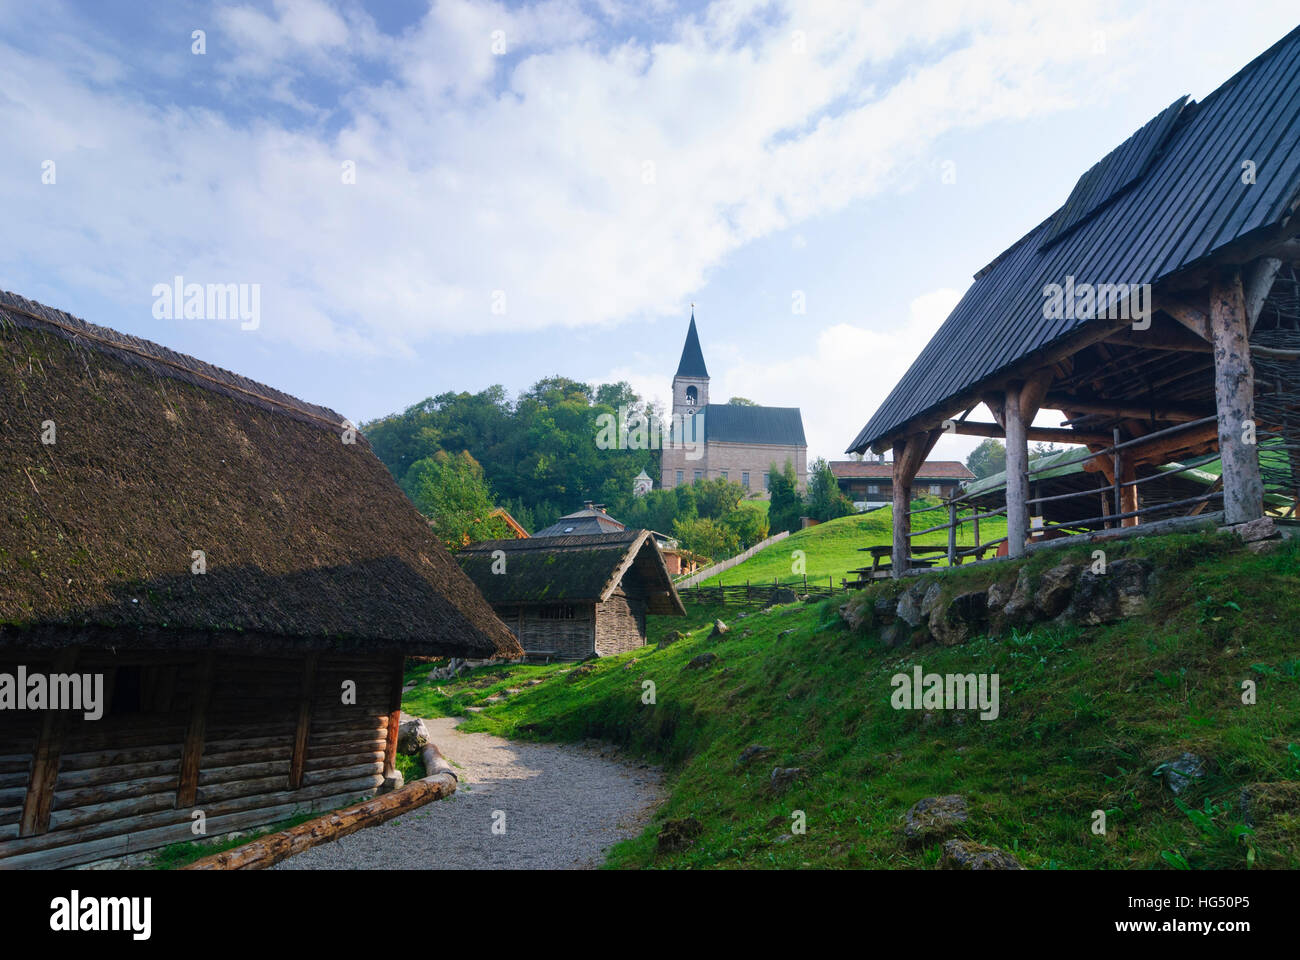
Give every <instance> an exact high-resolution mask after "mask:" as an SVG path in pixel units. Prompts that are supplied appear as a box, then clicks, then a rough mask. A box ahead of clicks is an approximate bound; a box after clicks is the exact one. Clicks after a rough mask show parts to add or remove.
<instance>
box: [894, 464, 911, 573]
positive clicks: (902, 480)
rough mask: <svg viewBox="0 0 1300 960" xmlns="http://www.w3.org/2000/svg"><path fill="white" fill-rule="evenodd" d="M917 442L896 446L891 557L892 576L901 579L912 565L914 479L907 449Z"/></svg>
mask: <svg viewBox="0 0 1300 960" xmlns="http://www.w3.org/2000/svg"><path fill="white" fill-rule="evenodd" d="M915 442H916V441H915V440H911V439H909V440H907V441H906V443H902V444H895V445H894V477H893V487H894V531H893V545H894V549H893V555H892V557H891V568H890V575H891V576H893V577H896V578H897V577H901V576H902V575H903V574H904V573H905V572H906V571H907V568H908V567H909V566H911V563H912V550H911V543H912V541H911V533H912V518H911V517H910V516H908V510H910V509H911V504H912V477H913V474H912V473H909V472H908V470H907V447H908V446H910V445H911V444H912V443H915Z"/></svg>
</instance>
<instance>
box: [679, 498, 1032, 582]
mask: <svg viewBox="0 0 1300 960" xmlns="http://www.w3.org/2000/svg"><path fill="white" fill-rule="evenodd" d="M924 502H928V501H921V502H920V503H924ZM918 505H919V504H918ZM947 522H948V513H947V510H946V508H943V507H936V508H935V509H933V510H927V511H925V512H924V513H918V514H915V515H913V517H912V529H913V530H925V529H927V528H929V527H933V526H937V525H939V524H941V523H947ZM893 523H894V510H893V508H892V507H885V508H883V509H881V510H873V511H872V512H871V513H858V514H854V515H852V516H848V517H840V518H839V519H838V520H830V521H828V522H826V523H820V524H818V525H817V526H815V527H809V528H808V529H806V530H796V531H795V532H794V533H792V534H790V536H789V537H787V538H786V539H784V540H782V541H781V542H780V543H775V544H773V545H772V546H770V547H768V548H767V549H766V550H761V551H759V552H758V553H756V554H754V556H752V557H750V558H749V559H748V560H746V561H745V562H744V563H741V564H737V565H736V566H734V567H732V568H731V569H730V570H727V571H725V572H724V573H721V574H718V575H717V576H714V577H710V578H709V579H708V580H706V581H704V582H703V583H702V584H701V586H705V587H716V586H718V584H719V583H733V584H734V583H744V582H745V581H746V580H749V581H750V582H752V583H771V582H772V581H773V579H776V580H777V581H779V582H781V583H792V584H793V583H801V582H802V581H803V577H802V575H797V574H795V573H793V572H792V567H791V565H792V554H793V552H794V551H795V550H802V551H803V552H804V563H805V565H806V567H807V573H808V581H809V582H810V583H813V582H816V583H821V584H823V585H824V584H825V583H826V578H827V577H831V578H833V581H834V583H835V585H836V586H838V585H839V582H840V579H841V578H842V577H843V576H844V575H845V573H846V572H847V571H849V570H854V569H857V568H858V567H862V566H866V565H868V564H870V563H871V556H870V554H867V553H864V552H863V551H862V550H860V549H859V548H860V547H870V546H883V545H884V544H887V543H890V542H892V540H893V536H892V530H893ZM1006 532H1007V522H1006V520H1005V519H1004V518H1002V517H993V518H990V519H987V520H981V521H980V539H981V540H985V541H988V540H996V539H998V538H999V537H1003V536H1006ZM912 542H913V543H914V544H917V545H920V546H946V545H947V543H948V532H947V531H946V530H940V531H937V532H935V533H927V534H925V535H924V536H919V537H914V538H913V539H912ZM957 543H958V545H959V546H962V547H973V546H974V545H975V539H974V532H973V530H972V529H971V527H970V525H969V524H963V525H962V527H961V531H960V534H959V536H958V537H957Z"/></svg>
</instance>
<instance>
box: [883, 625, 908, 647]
mask: <svg viewBox="0 0 1300 960" xmlns="http://www.w3.org/2000/svg"><path fill="white" fill-rule="evenodd" d="M910 639H912V628H911V627H909V626H908V625H907V621H906V620H895V621H894V622H893V623H890V624H888V625H886V626H885V627H883V628H881V631H880V642H881V643H882V644H884V645H885V646H886V647H889V648H890V649H891V650H892V649H897V648H898V647H901V646H903V645H904V644H906V643H907V641H909V640H910Z"/></svg>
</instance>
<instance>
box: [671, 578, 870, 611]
mask: <svg viewBox="0 0 1300 960" xmlns="http://www.w3.org/2000/svg"><path fill="white" fill-rule="evenodd" d="M778 590H793V591H794V592H795V593H796V594H797V595H798V596H804V595H805V594H806V595H808V596H810V597H818V598H823V599H824V598H826V597H829V596H831V595H833V594H836V593H843V592H844V588H843V587H837V586H835V578H834V577H831V576H828V577H827V578H826V582H825V583H822V582H821V581H820V580H809V579H808V578H807V577H804V578H803V579H802V580H799V581H795V582H793V583H779V582H776V581H773V582H772V583H750V582H749V581H748V580H747V581H745V582H744V583H732V584H720V585H719V586H716V587H700V586H695V587H691V588H690V589H689V590H680V589H679V592H680V594H681V598H682V600H684V601H686V602H688V603H735V604H740V605H744V606H747V605H753V604H760V605H761V604H765V603H767V602H768V601H769V600H771V599H772V595H773V594H775V593H776V592H777V591H778Z"/></svg>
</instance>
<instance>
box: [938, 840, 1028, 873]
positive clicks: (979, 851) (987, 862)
mask: <svg viewBox="0 0 1300 960" xmlns="http://www.w3.org/2000/svg"><path fill="white" fill-rule="evenodd" d="M939 869H940V870H1023V869H1025V868H1024V867H1022V866H1021V865H1020V861H1019V860H1017V859H1016V858H1015V857H1013V856H1012V855H1011V854H1009V853H1007V852H1006V851H1005V850H1002V849H999V848H998V847H987V846H985V845H984V844H981V843H975V842H973V841H971V840H949V841H948V842H947V843H945V844H944V845H943V856H941V857H940V858H939Z"/></svg>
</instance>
